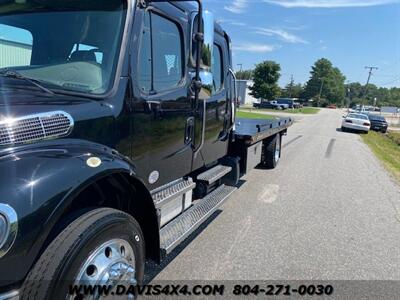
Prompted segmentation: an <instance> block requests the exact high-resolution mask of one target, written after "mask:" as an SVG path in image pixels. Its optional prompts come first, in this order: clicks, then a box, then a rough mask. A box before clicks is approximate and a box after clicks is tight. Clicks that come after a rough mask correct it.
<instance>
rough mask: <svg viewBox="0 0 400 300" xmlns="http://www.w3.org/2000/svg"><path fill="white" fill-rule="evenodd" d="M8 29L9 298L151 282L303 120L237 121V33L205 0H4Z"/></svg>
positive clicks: (3, 275) (1, 226)
mask: <svg viewBox="0 0 400 300" xmlns="http://www.w3.org/2000/svg"><path fill="white" fill-rule="evenodd" d="M0 32H1V39H0V193H1V194H2V195H3V197H2V199H1V200H0V299H59V298H65V297H67V298H68V299H75V298H74V297H76V296H79V295H68V294H67V292H66V291H67V290H68V287H69V286H71V285H72V284H79V283H86V284H90V285H95V284H99V283H102V284H104V283H105V284H109V285H113V286H116V285H117V284H119V283H129V284H131V285H137V284H142V283H143V278H144V265H145V261H146V260H153V261H156V262H159V261H160V260H161V259H162V258H163V256H165V255H167V254H168V253H169V252H171V251H172V250H173V249H174V248H175V247H176V246H177V245H178V244H179V243H180V242H181V241H183V240H184V239H185V238H187V237H188V236H189V235H190V234H191V233H192V232H193V231H194V230H195V229H196V228H197V227H198V226H199V225H200V224H201V223H202V222H203V221H205V220H206V219H207V218H208V217H209V216H210V215H211V214H212V213H213V212H215V210H216V209H217V208H218V207H219V206H220V205H221V204H222V203H223V201H225V200H226V199H227V198H228V196H229V195H230V194H232V193H233V192H234V191H235V190H236V189H237V183H238V181H239V178H240V176H241V175H243V174H244V173H245V172H247V171H248V170H249V169H250V167H254V166H256V165H258V164H265V165H268V166H270V167H275V166H276V165H277V162H278V161H279V158H280V156H281V137H282V136H283V135H284V134H285V133H286V131H287V128H288V127H289V126H290V125H291V124H292V120H291V119H281V120H274V121H268V122H264V123H262V122H261V123H260V122H258V123H257V124H255V123H254V122H247V121H246V120H236V119H235V110H236V108H235V102H236V98H237V97H236V83H235V76H234V73H233V71H232V54H231V41H230V38H229V36H228V34H227V33H226V32H225V31H224V30H223V29H222V28H221V27H220V26H219V25H218V24H216V23H215V22H214V19H213V16H212V14H211V13H209V12H206V11H205V10H203V8H202V3H201V1H200V0H198V1H197V2H193V3H188V2H184V1H174V2H169V1H154V2H153V1H134V0H110V1H107V2H104V1H94V0H79V1H78V0H68V1H66V0H65V1H64V0H61V1H50V0H41V1H36V0H26V1H14V0H6V1H3V2H2V4H0ZM3 291H4V292H3ZM66 295H67V296H66Z"/></svg>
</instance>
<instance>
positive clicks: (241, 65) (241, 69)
mask: <svg viewBox="0 0 400 300" xmlns="http://www.w3.org/2000/svg"><path fill="white" fill-rule="evenodd" d="M237 65H238V66H240V72H242V71H243V64H237Z"/></svg>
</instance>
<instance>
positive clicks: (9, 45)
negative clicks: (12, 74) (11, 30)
mask: <svg viewBox="0 0 400 300" xmlns="http://www.w3.org/2000/svg"><path fill="white" fill-rule="evenodd" d="M31 55H32V46H31V45H28V44H23V43H18V42H13V41H7V40H2V39H0V68H4V67H9V66H13V67H17V66H27V65H30V62H31Z"/></svg>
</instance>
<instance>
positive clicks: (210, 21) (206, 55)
mask: <svg viewBox="0 0 400 300" xmlns="http://www.w3.org/2000/svg"><path fill="white" fill-rule="evenodd" d="M203 36H204V42H203V47H202V51H201V60H202V66H201V67H202V69H205V70H207V71H211V63H212V57H213V49H214V15H213V14H212V13H211V12H209V11H204V13H203Z"/></svg>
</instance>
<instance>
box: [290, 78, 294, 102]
mask: <svg viewBox="0 0 400 300" xmlns="http://www.w3.org/2000/svg"><path fill="white" fill-rule="evenodd" d="M293 86H294V77H293V74H292V75H291V76H290V84H289V98H292V91H293Z"/></svg>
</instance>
